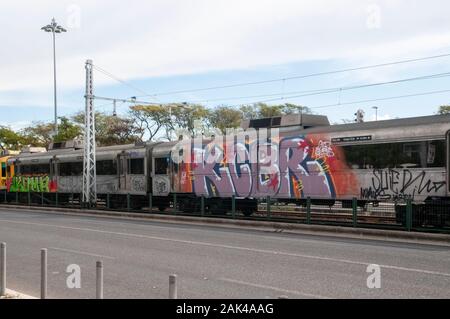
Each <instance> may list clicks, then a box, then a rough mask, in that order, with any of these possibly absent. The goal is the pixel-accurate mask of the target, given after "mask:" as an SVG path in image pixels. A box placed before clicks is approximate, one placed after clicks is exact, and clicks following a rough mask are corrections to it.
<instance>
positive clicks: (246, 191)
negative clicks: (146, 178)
mask: <svg viewBox="0 0 450 319" xmlns="http://www.w3.org/2000/svg"><path fill="white" fill-rule="evenodd" d="M318 141H319V142H318V143H317V144H314V142H313V141H312V140H311V139H309V138H307V137H304V136H296V137H289V138H282V139H279V140H276V139H273V140H269V141H268V142H265V143H258V142H257V141H255V142H253V143H250V142H246V143H234V144H232V145H231V144H229V143H228V144H227V143H220V142H218V143H210V144H208V145H202V146H195V145H194V146H193V148H192V155H191V156H190V158H191V159H192V158H194V159H196V161H195V163H191V165H185V164H183V165H181V172H180V183H179V185H180V187H181V189H180V190H181V191H188V190H192V191H193V192H195V193H196V194H197V196H201V195H203V196H209V197H229V196H232V195H234V196H236V197H266V196H271V197H274V198H306V197H308V196H310V197H315V198H318V197H319V198H322V197H323V198H330V197H331V198H335V197H336V196H337V195H339V193H343V192H348V190H349V189H348V187H346V189H345V190H341V191H339V192H338V191H337V189H336V186H337V185H338V184H339V183H336V182H335V179H334V178H333V176H332V175H333V169H336V167H337V166H339V165H341V164H339V163H338V161H336V159H335V153H336V152H335V150H333V148H332V146H331V143H330V142H326V141H323V140H319V139H318ZM254 148H256V150H257V154H258V157H257V160H256V161H254V160H252V158H251V154H253V151H254V150H255V149H254ZM188 176H189V177H190V178H186V177H188ZM349 181H350V182H352V180H349ZM350 185H351V183H350Z"/></svg>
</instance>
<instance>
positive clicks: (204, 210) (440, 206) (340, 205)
mask: <svg viewBox="0 0 450 319" xmlns="http://www.w3.org/2000/svg"><path fill="white" fill-rule="evenodd" d="M81 198H82V196H81V194H79V193H74V194H67V193H9V192H6V191H0V204H2V203H3V204H10V205H20V206H41V207H63V208H83V207H82V203H81ZM214 205H215V206H214ZM246 205H250V206H249V207H246ZM161 208H162V209H161ZM96 209H98V210H112V211H113V210H114V211H126V212H134V213H142V214H164V215H180V216H199V217H207V218H229V219H244V220H261V221H274V222H286V223H296V224H311V225H330V226H333V225H334V226H347V227H362V228H377V229H392V230H405V231H421V232H438V233H450V201H449V200H429V201H426V202H424V203H414V202H412V201H411V200H406V201H402V202H390V201H377V202H374V203H371V202H366V201H359V200H357V199H356V198H355V199H353V200H348V199H345V200H338V199H336V200H324V199H315V198H307V199H305V200H304V201H302V202H301V203H299V202H297V203H289V204H286V203H283V202H279V201H278V200H277V199H274V198H270V197H267V198H263V199H259V200H258V205H257V209H256V212H254V213H253V214H252V215H251V216H247V214H246V212H248V211H251V210H255V207H254V204H250V202H245V201H244V202H243V201H240V200H239V199H236V198H235V197H231V198H228V199H223V200H221V201H220V204H219V205H218V204H217V201H216V202H215V203H214V204H211V203H210V202H209V199H208V198H205V197H199V198H196V199H193V200H189V201H186V200H185V199H180V197H179V195H177V194H173V195H172V196H170V197H168V198H165V199H161V198H157V197H153V196H152V194H149V195H148V196H140V197H136V196H132V195H130V194H128V195H125V196H117V195H101V196H99V199H98V203H97V207H96Z"/></svg>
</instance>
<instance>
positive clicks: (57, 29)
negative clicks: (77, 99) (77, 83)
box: [41, 18, 67, 136]
mask: <svg viewBox="0 0 450 319" xmlns="http://www.w3.org/2000/svg"><path fill="white" fill-rule="evenodd" d="M41 30H44V31H45V32H51V33H52V35H53V98H54V102H55V128H54V133H55V135H54V136H56V135H58V107H57V102H56V33H63V32H67V30H66V29H64V28H63V27H61V26H60V25H58V24H57V23H56V21H55V18H53V19H52V22H51V23H50V24H49V25H46V26H45V27H42V28H41Z"/></svg>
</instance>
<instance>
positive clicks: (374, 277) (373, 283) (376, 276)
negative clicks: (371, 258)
mask: <svg viewBox="0 0 450 319" xmlns="http://www.w3.org/2000/svg"><path fill="white" fill-rule="evenodd" d="M366 272H367V273H369V274H370V275H369V276H368V277H367V281H366V283H367V288H369V289H381V267H380V265H377V264H371V265H369V266H367V269H366Z"/></svg>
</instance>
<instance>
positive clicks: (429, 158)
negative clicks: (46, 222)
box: [4, 114, 450, 216]
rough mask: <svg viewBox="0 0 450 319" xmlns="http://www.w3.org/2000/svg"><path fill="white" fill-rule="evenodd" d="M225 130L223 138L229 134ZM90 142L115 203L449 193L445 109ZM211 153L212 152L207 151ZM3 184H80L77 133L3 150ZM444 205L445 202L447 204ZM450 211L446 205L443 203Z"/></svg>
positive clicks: (183, 205)
mask: <svg viewBox="0 0 450 319" xmlns="http://www.w3.org/2000/svg"><path fill="white" fill-rule="evenodd" d="M230 136H231V138H230ZM230 136H228V135H227V136H224V137H221V136H210V137H208V138H206V137H202V138H200V137H197V138H180V139H179V140H177V141H172V142H146V143H135V144H130V145H116V146H109V147H97V150H96V174H97V196H98V198H99V200H105V198H107V197H108V199H109V200H110V201H111V203H112V204H111V205H113V206H115V208H121V207H126V206H127V205H129V206H131V207H132V208H133V209H139V208H141V207H143V206H144V205H145V204H146V203H148V201H147V199H148V197H149V195H150V194H151V196H152V200H153V205H154V206H155V207H158V208H159V210H160V211H164V210H166V209H168V208H169V207H171V205H172V206H173V204H174V198H176V205H177V209H179V210H180V211H186V212H188V211H193V210H198V209H199V205H200V203H203V204H204V208H205V209H206V210H207V211H210V212H212V213H221V214H224V213H226V212H227V211H229V210H230V209H231V207H232V205H235V206H234V207H233V208H234V209H236V210H238V211H240V212H242V213H243V214H244V215H245V216H250V215H252V214H253V213H254V212H255V211H257V209H258V201H259V200H261V199H267V198H270V199H273V200H276V201H277V202H281V203H296V204H298V205H305V203H306V202H307V201H308V200H309V201H311V202H312V203H313V204H326V205H330V206H332V205H334V204H335V203H336V202H341V203H342V206H343V207H352V205H353V203H354V199H356V200H357V205H358V206H360V207H366V206H367V205H368V204H369V203H373V204H374V205H376V204H377V203H379V202H392V203H394V204H395V205H397V206H398V207H401V205H404V203H405V202H407V201H410V202H412V203H413V205H414V207H415V209H421V210H422V211H426V210H427V209H428V208H429V207H431V206H432V205H433V204H432V203H433V202H436V201H437V200H438V201H442V202H444V203H449V199H450V183H449V179H450V168H449V165H450V164H449V163H450V160H449V154H450V115H432V116H422V117H413V118H404V119H392V120H383V121H374V122H363V123H349V124H337V125H336V124H335V125H331V124H330V122H329V120H328V118H327V117H326V116H320V115H311V114H290V115H284V116H280V117H273V118H267V119H254V120H244V121H243V122H242V126H241V129H240V130H238V131H237V132H236V134H235V135H230ZM212 159H214V160H212ZM5 163H6V168H5V169H6V171H9V172H14V174H15V175H14V176H13V175H10V176H8V177H7V178H6V180H5V185H4V187H5V188H6V190H7V192H10V193H35V194H40V193H56V192H57V193H58V196H59V197H58V198H59V201H60V202H64V201H66V200H69V198H70V195H71V194H74V193H75V194H79V193H81V192H82V171H83V144H82V141H76V140H75V141H68V142H64V143H53V144H51V145H50V147H49V149H48V150H47V151H39V152H31V151H27V150H25V151H23V152H22V153H20V154H18V155H15V156H10V157H8V158H7V159H6V161H5ZM448 206H450V203H449V205H448ZM445 214H446V215H449V212H448V210H447V211H446V212H445Z"/></svg>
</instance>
